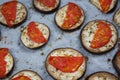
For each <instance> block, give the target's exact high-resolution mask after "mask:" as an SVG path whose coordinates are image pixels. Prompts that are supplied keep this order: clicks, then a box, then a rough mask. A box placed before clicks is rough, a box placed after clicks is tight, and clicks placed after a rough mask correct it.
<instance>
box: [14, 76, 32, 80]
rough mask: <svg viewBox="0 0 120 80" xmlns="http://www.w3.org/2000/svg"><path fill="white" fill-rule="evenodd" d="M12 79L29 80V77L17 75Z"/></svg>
mask: <svg viewBox="0 0 120 80" xmlns="http://www.w3.org/2000/svg"><path fill="white" fill-rule="evenodd" d="M12 80H31V79H30V78H29V77H27V76H18V77H16V78H13V79H12Z"/></svg>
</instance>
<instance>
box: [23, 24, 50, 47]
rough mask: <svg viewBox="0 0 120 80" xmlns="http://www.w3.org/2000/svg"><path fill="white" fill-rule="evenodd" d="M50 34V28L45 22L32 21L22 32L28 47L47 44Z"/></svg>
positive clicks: (24, 42)
mask: <svg viewBox="0 0 120 80" xmlns="http://www.w3.org/2000/svg"><path fill="white" fill-rule="evenodd" d="M49 36H50V30H49V28H48V27H47V26H46V25H45V24H43V23H37V22H30V23H29V24H28V26H27V27H25V28H24V29H23V31H22V33H21V41H22V42H23V44H24V45H25V46H26V47H28V48H38V47H41V46H43V45H45V44H46V43H47V42H48V40H49Z"/></svg>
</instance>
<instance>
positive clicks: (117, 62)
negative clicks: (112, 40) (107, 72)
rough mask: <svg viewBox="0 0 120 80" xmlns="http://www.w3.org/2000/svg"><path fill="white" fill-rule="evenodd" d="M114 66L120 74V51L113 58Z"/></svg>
mask: <svg viewBox="0 0 120 80" xmlns="http://www.w3.org/2000/svg"><path fill="white" fill-rule="evenodd" d="M112 62H113V66H114V68H115V69H116V71H117V72H118V74H119V75H120V51H118V52H117V53H116V55H115V56H114V58H113V61H112Z"/></svg>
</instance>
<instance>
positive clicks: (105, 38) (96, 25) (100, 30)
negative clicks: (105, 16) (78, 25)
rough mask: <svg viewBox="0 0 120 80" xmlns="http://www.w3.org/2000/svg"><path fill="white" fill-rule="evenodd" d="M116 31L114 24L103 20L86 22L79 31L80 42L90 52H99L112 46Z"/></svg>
mask: <svg viewBox="0 0 120 80" xmlns="http://www.w3.org/2000/svg"><path fill="white" fill-rule="evenodd" d="M117 38H118V32H117V30H116V28H115V27H114V25H112V24H111V23H110V22H108V21H104V20H94V21H91V22H88V23H87V25H86V26H85V27H84V28H83V29H82V31H81V42H82V44H83V46H84V47H85V48H86V49H87V50H88V51H90V52H92V53H95V54H100V53H104V52H107V51H109V50H111V49H112V48H114V46H115V44H116V42H117Z"/></svg>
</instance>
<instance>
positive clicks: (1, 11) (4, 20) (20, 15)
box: [0, 1, 27, 28]
mask: <svg viewBox="0 0 120 80" xmlns="http://www.w3.org/2000/svg"><path fill="white" fill-rule="evenodd" d="M26 17H27V10H26V8H25V6H24V5H23V4H22V3H20V2H18V1H9V2H6V3H4V4H2V5H0V23H1V24H3V25H6V26H8V27H10V28H11V27H16V26H18V25H19V24H21V23H22V22H24V21H25V19H26Z"/></svg>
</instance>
